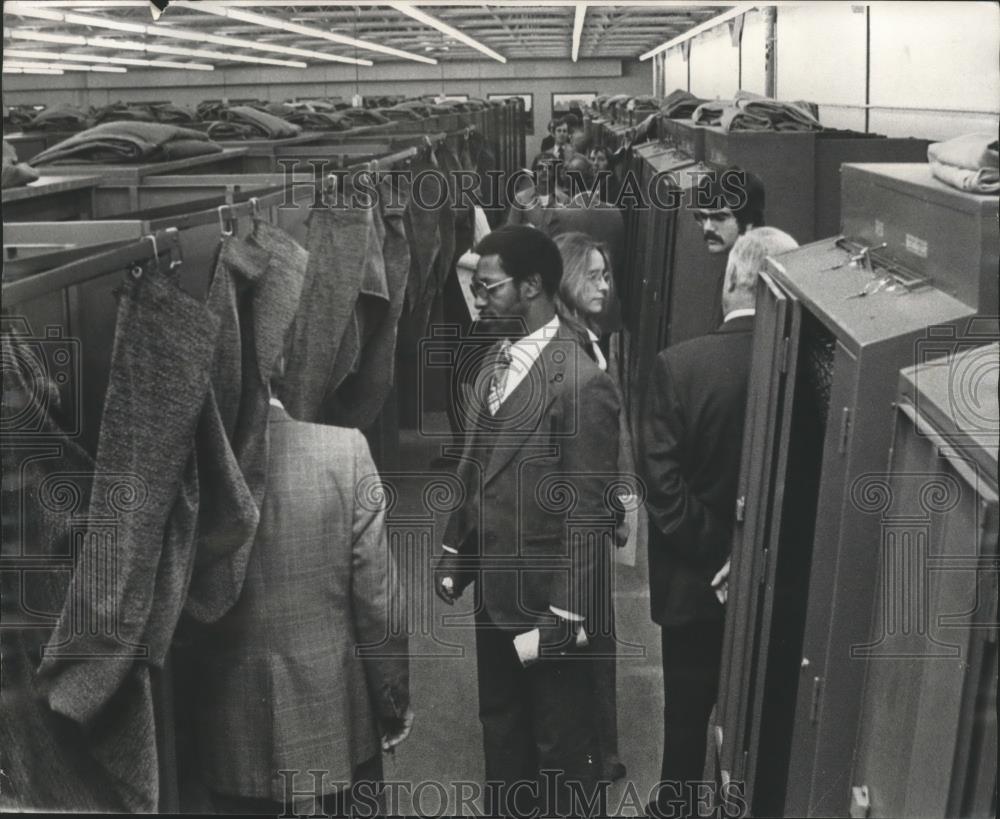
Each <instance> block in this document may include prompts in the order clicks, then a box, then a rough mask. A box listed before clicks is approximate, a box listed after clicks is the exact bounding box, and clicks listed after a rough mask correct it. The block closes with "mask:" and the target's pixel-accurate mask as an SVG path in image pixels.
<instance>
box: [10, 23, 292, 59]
mask: <svg viewBox="0 0 1000 819" xmlns="http://www.w3.org/2000/svg"><path fill="white" fill-rule="evenodd" d="M4 36H5V37H9V38H11V39H13V40H27V41H28V42H35V43H54V44H57V45H75V46H85V45H89V46H93V47H94V48H107V49H113V50H115V51H142V52H145V53H147V54H167V55H170V56H174V57H195V58H200V59H203V60H232V61H233V62H239V63H249V64H251V65H274V66H279V67H281V68H306V67H307V64H306V63H304V62H300V61H298V60H277V59H272V58H270V57H251V56H248V55H246V54H230V53H228V52H225V51H209V50H206V49H196V48H178V47H177V46H164V45H150V44H147V43H139V42H136V41H134V40H109V39H106V38H104V37H77V36H74V35H71V34H48V33H47V32H44V31H31V30H28V29H19V28H15V29H8V28H5V29H4Z"/></svg>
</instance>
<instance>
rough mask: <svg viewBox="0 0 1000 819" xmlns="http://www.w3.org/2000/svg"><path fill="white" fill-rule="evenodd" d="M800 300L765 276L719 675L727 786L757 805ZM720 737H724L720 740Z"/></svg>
mask: <svg viewBox="0 0 1000 819" xmlns="http://www.w3.org/2000/svg"><path fill="white" fill-rule="evenodd" d="M800 315H801V310H800V307H799V303H798V301H796V300H795V299H794V298H792V297H791V296H790V295H789V294H787V293H786V292H785V291H783V290H782V289H781V287H780V286H779V285H778V284H777V283H776V282H775V281H774V280H773V279H772V278H771V277H770V276H768V275H767V274H766V273H764V274H761V276H760V280H759V282H758V289H757V317H756V322H755V327H754V336H753V353H752V358H751V369H750V382H749V393H748V398H747V414H746V426H745V432H744V438H743V453H742V463H741V468H740V482H739V490H738V496H737V497H738V500H737V509H736V529H735V532H734V538H733V550H732V566H731V571H730V581H729V599H728V601H727V604H726V608H727V611H726V629H725V637H724V642H723V654H722V668H721V674H720V684H719V691H720V698H719V704H718V712H717V723H718V725H717V730H716V740H717V745H718V746H720V752H719V760H718V764H719V768H720V773H721V777H722V779H723V781H726V780H729V779H731V780H733V781H735V782H743V783H745V788H746V792H745V798H746V801H747V802H748V803H749V804H752V799H753V789H754V781H755V773H756V765H757V752H756V750H757V748H758V745H759V740H760V734H761V729H762V725H761V706H762V699H763V694H764V680H765V677H766V674H767V663H768V650H769V635H770V631H771V622H770V620H771V615H772V611H773V605H772V604H773V592H774V587H775V585H774V566H775V562H774V561H773V560H772V552H773V550H774V549H775V548H776V547H777V538H776V536H775V535H776V526H775V520H774V515H775V512H776V511H777V510H780V509H781V504H782V498H783V494H784V484H785V470H786V465H787V460H788V444H789V430H790V424H789V421H790V417H791V400H792V396H793V392H794V391H793V389H792V388H791V387H792V385H793V384H794V381H795V372H794V368H795V361H794V356H791V355H790V351H791V350H794V349H795V348H796V345H797V341H798V333H799V325H800ZM720 734H721V736H720Z"/></svg>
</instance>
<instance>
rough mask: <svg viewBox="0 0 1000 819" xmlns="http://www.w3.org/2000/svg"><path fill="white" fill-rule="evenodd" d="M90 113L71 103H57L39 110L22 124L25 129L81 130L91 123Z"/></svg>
mask: <svg viewBox="0 0 1000 819" xmlns="http://www.w3.org/2000/svg"><path fill="white" fill-rule="evenodd" d="M93 124H94V123H93V121H92V120H91V118H90V115H89V114H87V113H85V112H84V111H81V110H80V109H79V108H74V107H73V106H71V105H57V106H55V107H53V108H46V109H45V110H44V111H40V112H39V113H37V114H36V115H35V116H34V117H32V119H31V122H29V123H27V124H26V125H25V126H24V130H25V131H82V130H84V129H85V128H89V127H90V126H91V125H93Z"/></svg>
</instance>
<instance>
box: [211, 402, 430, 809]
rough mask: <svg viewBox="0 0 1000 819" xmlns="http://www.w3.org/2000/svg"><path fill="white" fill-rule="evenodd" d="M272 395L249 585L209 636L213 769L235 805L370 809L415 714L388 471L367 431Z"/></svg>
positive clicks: (216, 783)
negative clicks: (389, 534) (392, 546)
mask: <svg viewBox="0 0 1000 819" xmlns="http://www.w3.org/2000/svg"><path fill="white" fill-rule="evenodd" d="M271 404H272V406H271V411H270V417H269V420H268V434H269V435H270V457H269V463H268V475H267V492H266V495H265V498H264V502H263V506H262V509H261V517H260V526H259V528H258V531H257V537H256V541H255V543H254V547H253V551H252V553H251V557H250V564H249V568H248V569H247V575H246V583H245V585H244V588H243V592H242V594H241V596H240V599H239V601H238V602H237V604H236V606H235V607H234V608H233V609H231V610H230V611H229V613H227V614H226V615H225V616H224V617H223V618H222V619H221V620H220V621H219V622H218V623H216V624H214V625H213V626H211V627H209V628H208V629H207V633H206V634H204V635H202V636H201V639H199V641H198V647H197V652H196V653H197V657H198V660H197V663H198V669H197V671H198V677H197V679H198V686H197V688H198V690H197V697H196V699H197V705H196V708H197V732H198V737H197V742H198V748H199V756H200V760H201V766H202V776H203V779H204V784H205V785H206V786H207V787H208V789H209V790H210V791H211V792H212V795H213V802H214V804H215V808H216V809H217V810H218V811H219V812H222V813H233V812H235V813H272V814H273V813H275V812H277V813H284V812H285V810H286V808H288V809H291V808H292V807H293V805H294V807H296V809H297V810H299V811H301V810H302V809H307V810H309V811H310V813H309V814H306V815H311V814H312V813H313V810H312V809H313V807H314V803H313V802H312V799H311V797H316V798H317V799H319V801H318V802H317V803H315V806H316V807H320V808H322V810H323V812H324V813H325V814H328V815H330V814H333V815H341V814H345V813H348V812H349V810H350V807H351V804H352V801H354V800H361V801H363V802H364V803H365V804H364V806H363V808H359V809H363V810H364V811H366V812H367V811H369V810H371V809H374V806H375V805H376V804H377V802H376V796H377V794H378V791H379V788H380V784H381V777H382V757H381V754H382V751H383V750H389V749H391V748H392V747H393V746H394V745H396V744H398V743H399V742H401V741H402V740H403V739H405V737H406V736H407V734H408V733H409V729H410V724H411V722H412V720H413V714H412V712H411V711H410V709H409V699H410V698H409V666H408V659H407V640H406V636H405V635H403V634H398V633H394V632H393V631H392V630H391V629H390V627H389V623H388V620H389V612H390V611H391V610H394V609H396V608H398V604H397V603H396V596H397V591H398V590H397V589H396V588H395V585H394V578H395V577H396V571H395V570H393V569H391V567H390V562H391V560H392V557H391V556H390V554H389V552H388V548H387V544H386V537H385V531H384V510H383V503H382V496H381V492H380V491H379V488H378V483H379V478H378V473H377V471H376V468H375V464H374V463H373V461H372V458H371V455H370V453H369V451H368V444H367V443H366V442H365V438H364V436H363V435H362V434H361V433H360V432H359V431H358V430H356V429H346V428H341V427H333V426H324V425H320V424H310V423H304V422H300V421H296V420H294V419H292V418H291V417H290V416H289V415H288V414H287V413H286V412H285V410H284V407H283V406H282V405H281V404H280V402H278V401H277V399H271ZM282 771H286V772H289V771H291V772H296V773H295V775H294V777H293V776H291V775H290V774H288V773H284V774H283V773H281V772H282ZM311 771H319V772H322V774H316V775H315V776H314V775H313V774H311V773H309V772H311ZM303 800H304V803H303ZM368 815H375V814H374V813H370V814H368Z"/></svg>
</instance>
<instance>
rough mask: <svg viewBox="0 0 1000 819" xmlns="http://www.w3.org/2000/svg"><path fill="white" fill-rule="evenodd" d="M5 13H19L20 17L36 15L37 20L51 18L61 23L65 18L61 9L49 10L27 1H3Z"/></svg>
mask: <svg viewBox="0 0 1000 819" xmlns="http://www.w3.org/2000/svg"><path fill="white" fill-rule="evenodd" d="M3 10H4V13H5V14H19V15H21V16H22V17H36V18H38V19H39V20H52V21H53V22H56V23H61V22H63V20H64V19H65V18H64V17H63V14H62V12H61V11H50V10H49V9H43V8H40V7H38V6H34V5H30V4H28V3H4V4H3Z"/></svg>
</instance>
